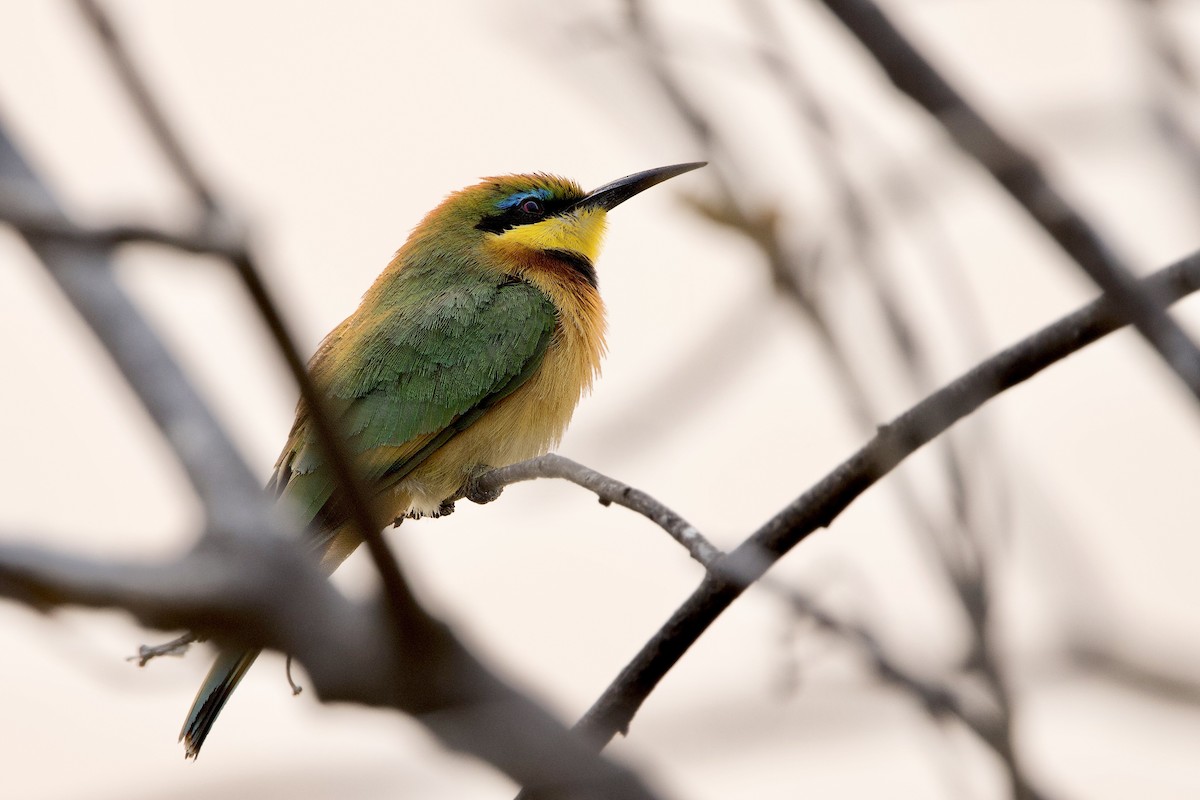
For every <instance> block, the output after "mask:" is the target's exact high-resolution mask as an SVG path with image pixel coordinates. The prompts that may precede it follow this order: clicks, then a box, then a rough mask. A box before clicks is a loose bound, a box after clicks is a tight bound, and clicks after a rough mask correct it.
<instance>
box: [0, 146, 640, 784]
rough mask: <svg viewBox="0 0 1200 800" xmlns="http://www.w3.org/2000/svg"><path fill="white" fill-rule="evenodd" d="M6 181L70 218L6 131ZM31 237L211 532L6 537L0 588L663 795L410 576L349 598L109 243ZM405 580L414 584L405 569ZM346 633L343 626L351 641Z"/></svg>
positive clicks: (498, 754) (587, 775)
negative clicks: (294, 667) (469, 643)
mask: <svg viewBox="0 0 1200 800" xmlns="http://www.w3.org/2000/svg"><path fill="white" fill-rule="evenodd" d="M7 185H13V186H17V185H19V186H20V187H21V191H22V192H23V193H24V194H26V195H27V196H28V198H29V203H30V205H31V206H33V207H34V208H37V209H40V210H41V211H40V213H41V214H42V215H44V216H45V217H46V218H51V219H57V218H58V217H61V216H62V210H61V209H60V208H59V206H58V205H57V203H56V201H55V199H54V197H53V196H52V195H51V194H50V192H49V190H48V189H47V188H46V187H45V185H44V184H42V183H41V182H40V181H39V180H38V178H37V176H36V175H35V174H34V173H33V172H32V170H31V169H30V168H29V166H28V164H27V163H26V162H25V160H24V158H23V157H22V156H21V155H20V153H19V152H18V151H17V150H16V148H15V147H14V146H13V144H12V142H11V141H10V140H9V138H8V135H7V133H6V132H5V131H4V130H3V128H0V186H7ZM6 191H7V190H6ZM24 236H25V239H26V241H27V242H28V243H29V245H30V247H31V248H32V249H33V251H34V252H35V253H36V254H37V256H38V257H39V259H41V260H42V261H43V262H44V263H45V265H46V267H47V271H48V272H49V274H50V275H51V277H52V278H53V279H54V280H55V282H56V283H57V284H58V286H59V287H60V288H61V289H62V291H63V293H64V294H65V295H66V297H67V298H68V300H69V301H70V302H71V303H72V305H73V306H75V308H76V309H77V310H78V311H79V313H80V314H81V315H82V316H83V318H84V320H85V321H86V322H87V323H88V324H89V326H90V327H91V328H92V330H93V332H94V333H95V334H96V336H97V337H98V338H99V339H100V341H101V343H102V344H103V345H104V346H105V348H106V349H107V350H108V352H109V353H110V354H111V356H112V358H113V360H114V361H115V362H116V364H117V366H118V367H119V368H120V369H121V371H122V373H123V375H124V376H125V378H126V380H127V381H128V383H129V384H130V386H131V387H132V388H133V389H134V390H135V392H136V393H137V395H138V397H139V398H140V399H141V401H142V403H143V405H144V407H145V408H146V410H147V412H148V413H149V414H150V416H151V418H152V419H153V420H154V421H155V423H156V424H157V425H158V426H159V428H160V430H161V431H162V433H163V434H164V436H165V437H166V439H167V441H168V442H169V443H170V444H171V446H172V449H173V450H174V451H175V453H176V455H177V457H178V458H179V459H180V461H181V463H182V464H183V466H184V468H185V470H186V472H187V474H188V475H189V477H190V478H191V480H192V483H193V486H194V487H195V489H196V492H197V494H198V495H199V496H200V498H201V500H202V502H203V503H204V507H205V510H206V512H207V515H208V524H209V527H208V529H207V530H206V532H205V534H204V535H203V536H202V538H201V539H200V542H199V544H198V545H197V546H196V547H195V548H194V549H193V550H192V551H191V552H190V553H188V554H186V555H185V556H184V557H183V558H181V559H180V560H178V561H176V562H171V563H166V564H153V565H147V564H118V563H103V562H99V561H90V560H87V559H82V558H78V557H74V556H69V555H66V554H62V553H55V552H52V551H49V550H45V549H40V548H32V547H22V546H13V545H6V546H0V596H2V597H8V598H13V599H16V600H18V601H20V602H23V603H26V604H28V605H30V606H32V607H35V608H41V609H50V608H55V607H58V606H63V605H81V606H85V607H92V608H122V609H125V610H127V611H129V612H130V613H132V614H134V615H135V616H136V617H137V618H138V619H139V621H141V622H142V623H144V624H146V625H149V626H153V627H159V628H168V629H171V628H174V629H178V628H188V629H191V630H193V631H196V632H198V633H200V634H202V635H205V636H211V637H213V638H214V639H216V640H217V641H218V643H222V644H237V645H242V646H253V647H274V648H277V649H279V650H280V651H281V652H284V653H288V654H293V655H295V656H296V657H297V658H298V659H299V660H300V661H301V663H303V664H304V665H305V667H306V669H308V671H309V673H310V675H311V676H312V677H313V682H314V685H316V686H317V687H318V693H319V694H320V695H321V696H322V698H324V699H325V700H327V701H331V700H353V701H356V702H364V703H369V704H373V705H388V706H391V707H394V708H398V709H400V710H403V711H406V712H407V713H410V714H414V715H416V716H417V717H418V718H419V719H420V720H421V721H422V722H424V724H425V725H426V726H428V727H429V728H430V730H431V731H433V732H434V733H435V734H436V735H437V736H439V737H440V738H441V740H442V741H443V742H444V743H445V744H447V745H448V746H449V747H452V748H455V749H458V750H462V751H464V752H468V753H471V754H474V755H476V756H478V757H480V758H484V759H486V760H488V761H490V762H491V763H492V764H493V765H495V766H496V767H497V768H499V769H501V770H502V771H504V772H505V773H506V774H508V775H509V776H511V777H512V778H513V779H514V780H516V781H518V782H520V783H522V784H523V785H528V786H534V787H549V788H551V789H553V790H554V791H564V790H567V789H571V790H572V791H577V792H578V793H579V794H580V795H581V796H585V797H597V798H600V797H630V798H642V800H650V798H652V797H653V795H652V794H651V793H650V792H649V790H647V789H646V788H645V787H644V786H643V785H642V784H641V782H640V781H639V780H638V779H637V778H636V777H634V776H633V775H632V774H631V773H629V772H627V771H626V770H624V769H621V768H619V767H616V766H615V765H613V764H611V763H609V762H607V761H603V760H598V759H596V757H595V754H594V753H591V752H589V751H587V750H586V748H583V747H582V746H581V745H580V744H579V743H578V741H577V740H575V739H574V738H572V737H571V736H569V735H567V732H566V730H565V728H563V727H562V726H561V725H559V724H558V723H557V722H555V721H554V720H553V718H552V717H550V716H549V715H548V714H547V713H546V712H545V711H543V710H542V709H541V708H540V707H538V706H537V705H536V704H534V703H533V702H531V701H530V700H528V699H527V698H525V697H524V696H523V695H521V694H520V693H518V692H516V691H515V690H513V689H512V688H510V687H508V686H507V685H506V684H504V683H503V682H501V681H500V680H499V679H498V678H496V677H495V676H494V675H492V674H491V673H490V672H489V671H488V670H487V668H486V667H485V666H484V665H483V664H482V663H480V662H479V661H478V660H477V659H475V657H474V656H473V655H472V654H471V653H470V652H469V651H467V650H466V648H465V647H464V646H463V645H462V644H461V642H459V641H458V639H457V638H456V637H455V636H454V634H453V632H452V631H451V630H450V629H449V628H447V627H446V626H445V625H444V624H443V623H441V622H440V621H439V620H437V619H435V618H433V617H432V616H431V615H429V614H428V613H427V612H426V611H425V610H424V609H423V608H421V606H420V605H419V604H418V603H417V601H416V599H415V597H413V595H412V594H411V592H410V591H409V590H408V587H407V584H404V583H402V584H401V586H400V588H401V591H399V592H393V591H389V592H387V593H386V595H385V598H384V599H385V601H386V602H383V603H377V604H374V605H371V606H360V605H358V604H355V603H352V602H350V601H348V600H347V599H346V598H344V597H343V596H342V595H341V594H340V593H338V592H337V591H336V590H335V589H334V588H333V587H332V586H331V585H330V584H329V583H328V582H327V581H326V580H325V578H324V576H323V575H322V573H321V572H320V570H319V569H318V567H317V565H316V564H315V563H314V562H313V560H312V559H311V558H309V557H308V556H307V555H306V554H305V553H304V551H303V548H302V547H301V546H300V544H299V541H298V539H299V537H297V536H294V535H289V533H290V532H289V531H288V529H287V526H286V524H285V522H284V520H283V519H282V518H281V516H280V515H279V514H278V513H277V512H276V511H275V510H274V509H273V507H272V504H271V502H270V500H269V498H267V497H266V495H265V494H264V493H263V492H262V491H261V490H260V489H259V488H258V481H257V480H255V478H254V476H253V474H252V472H251V471H250V469H249V467H248V466H247V465H246V464H245V462H244V461H243V460H242V458H241V456H240V455H239V454H238V452H237V449H236V448H235V447H234V445H233V443H232V442H231V441H230V440H229V438H228V437H227V436H226V434H225V432H224V430H223V429H222V428H221V427H220V425H219V424H218V423H217V421H216V419H215V418H214V417H213V415H212V413H211V412H210V411H209V409H208V408H207V407H206V406H205V405H204V403H203V401H202V400H201V399H200V397H199V395H198V394H197V393H196V391H195V390H194V389H193V388H192V386H191V385H190V383H189V382H188V380H187V378H186V376H185V375H184V373H183V372H182V370H181V369H180V368H179V366H178V365H177V364H176V363H175V361H174V360H173V359H172V358H171V356H170V354H169V353H168V352H167V351H166V349H165V347H164V346H163V345H162V343H161V342H160V341H159V340H158V339H157V337H156V336H155V335H154V333H153V331H152V329H151V328H150V327H149V325H148V324H147V323H146V322H145V320H144V319H143V318H142V316H141V314H140V313H139V311H138V309H137V308H136V307H135V306H134V305H133V304H132V303H131V302H130V300H129V298H128V297H127V296H126V295H125V294H124V292H123V291H122V290H121V288H120V286H119V285H118V283H117V281H116V278H115V275H114V274H113V265H112V264H111V263H110V261H109V259H108V248H109V245H108V244H107V243H97V242H87V241H83V240H80V239H79V238H69V239H62V238H57V237H55V236H51V235H48V234H47V233H45V232H42V233H30V234H24ZM396 576H397V577H398V578H399V579H400V580H401V581H403V575H402V574H401V573H400V572H399V566H398V565H396ZM336 631H342V635H343V637H344V638H342V639H341V641H340V642H339V641H338V636H337V635H335V634H334V632H336ZM356 659H361V660H362V663H359V661H357V660H356ZM368 665H374V668H373V669H372V668H369V667H368ZM314 671H315V672H314ZM317 675H320V676H321V677H319V678H318V677H317Z"/></svg>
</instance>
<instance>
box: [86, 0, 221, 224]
mask: <svg viewBox="0 0 1200 800" xmlns="http://www.w3.org/2000/svg"><path fill="white" fill-rule="evenodd" d="M75 7H76V8H77V9H79V12H80V14H81V15H82V16H83V18H84V20H85V21H86V22H87V23H88V25H89V26H90V27H91V29H92V32H93V33H94V34H95V36H96V40H97V41H98V42H100V46H101V48H102V49H103V51H104V55H105V56H106V57H107V58H108V60H109V63H110V64H111V65H112V68H113V71H114V72H115V73H116V74H117V78H118V79H119V80H120V81H121V85H122V86H124V87H125V91H126V92H127V93H128V95H129V98H130V100H132V101H133V104H134V109H135V111H136V112H137V114H138V116H139V117H140V118H141V120H142V122H144V123H145V125H146V129H147V130H148V131H149V132H150V135H151V136H152V137H153V139H154V142H155V144H157V145H158V148H159V150H160V151H161V152H162V153H163V155H164V156H165V157H166V159H167V163H168V164H170V166H171V168H172V169H173V170H174V171H175V174H176V175H178V176H179V178H180V180H181V181H182V182H183V184H184V186H186V187H187V189H188V190H189V191H190V192H191V193H192V196H193V197H194V198H195V199H196V201H197V202H198V203H199V204H200V206H201V207H202V208H203V209H204V212H205V214H206V215H213V214H215V213H216V212H217V209H218V205H217V200H216V195H215V193H214V192H213V191H212V190H211V189H209V187H208V184H207V182H206V181H205V180H204V178H203V176H202V174H201V172H200V169H199V168H198V167H197V166H196V164H195V162H193V161H192V159H191V157H190V156H189V155H188V152H187V149H186V148H185V147H184V146H183V141H182V140H181V139H180V137H179V135H178V134H176V133H175V129H174V127H173V126H172V125H171V124H170V122H169V121H168V119H167V115H166V114H165V113H164V112H163V110H162V107H161V106H160V105H159V104H158V103H157V102H155V100H154V95H153V93H152V92H151V91H150V87H149V85H148V84H147V83H146V80H145V78H143V77H142V72H141V70H139V69H138V68H137V65H136V64H135V63H134V61H133V58H132V57H131V56H130V54H129V49H128V48H127V47H126V46H125V43H124V40H123V39H122V37H121V35H120V33H119V32H118V31H117V28H116V26H115V25H113V22H112V20H111V19H110V18H109V16H108V14H107V12H105V10H104V8H103V6H101V5H100V3H99V2H97V0H75Z"/></svg>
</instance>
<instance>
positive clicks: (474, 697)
mask: <svg viewBox="0 0 1200 800" xmlns="http://www.w3.org/2000/svg"><path fill="white" fill-rule="evenodd" d="M0 597H7V598H11V599H15V600H17V601H19V602H22V603H25V604H26V605H30V606H33V607H35V608H40V609H42V610H50V609H53V608H58V607H63V606H82V607H87V608H120V609H124V610H126V611H128V612H129V613H131V614H133V615H134V617H136V618H137V620H138V621H139V622H141V623H142V624H144V625H147V626H150V627H155V628H192V629H196V630H204V631H205V632H206V633H207V634H209V635H211V636H212V637H213V638H215V639H216V640H217V641H218V642H219V643H221V644H224V645H232V646H243V647H270V648H272V649H275V650H278V651H279V652H281V653H289V654H292V655H293V656H294V657H295V658H296V659H297V660H298V661H299V662H300V663H302V664H303V665H304V667H305V670H306V671H307V672H308V674H309V677H310V680H311V681H312V685H313V688H314V689H315V691H316V692H317V694H318V695H319V696H320V698H321V700H322V701H323V702H326V703H329V702H352V703H360V704H364V705H369V706H376V707H385V708H395V709H398V710H400V711H403V712H405V713H407V714H410V715H412V716H414V717H416V718H417V719H418V720H419V721H420V722H422V723H423V724H424V725H425V726H426V727H428V728H429V729H430V731H432V732H433V733H434V734H435V735H437V736H438V737H439V738H440V739H441V740H442V742H443V743H445V744H446V745H448V746H450V747H452V748H454V749H457V750H461V751H464V752H468V753H471V754H473V755H476V756H479V757H481V758H485V759H487V760H488V761H490V762H491V763H493V764H494V765H496V766H497V767H498V768H500V769H501V770H503V771H504V772H505V773H507V774H508V775H510V776H511V777H512V778H513V779H514V780H516V781H518V782H520V783H522V784H524V785H527V786H531V787H536V788H538V789H540V790H543V791H547V792H550V793H553V796H556V797H558V796H570V797H581V798H593V799H594V800H600V798H605V799H606V800H607V798H629V800H652V799H653V797H654V796H653V795H652V794H651V793H650V792H649V791H648V790H647V789H646V788H645V787H644V786H643V785H642V784H641V783H640V781H638V779H637V778H635V777H634V776H633V775H632V774H630V773H629V772H627V771H626V770H624V769H622V768H619V767H616V766H614V765H612V764H611V763H609V762H607V761H604V760H601V759H598V758H597V757H596V755H595V753H594V752H592V751H591V750H590V749H589V748H587V747H586V746H585V745H584V744H583V743H582V742H580V741H579V740H578V739H577V738H576V737H573V736H570V735H569V734H568V733H567V731H566V729H565V728H563V726H562V725H561V724H560V723H558V722H557V721H556V720H555V719H554V718H553V717H551V716H550V715H549V714H548V713H546V712H545V711H544V710H543V709H541V708H540V707H539V706H537V705H536V704H534V703H532V702H530V701H529V700H528V699H526V698H525V697H524V696H523V695H521V694H519V693H518V692H516V691H515V690H513V689H512V688H511V687H509V686H507V685H506V684H504V683H503V682H501V681H500V680H499V679H498V678H496V677H495V676H494V675H493V674H492V673H490V672H489V671H488V670H487V669H486V667H484V666H483V665H482V664H481V663H480V662H479V661H478V660H476V659H475V658H474V657H473V656H472V655H471V654H470V652H468V651H467V650H466V648H465V647H463V645H462V644H461V643H460V642H459V641H458V640H457V639H455V638H454V637H453V636H451V635H450V634H449V630H448V629H445V628H444V626H443V627H442V630H443V632H444V634H445V635H444V636H442V637H441V639H440V640H439V641H438V642H436V643H435V645H436V646H433V647H426V646H423V644H424V643H422V642H414V641H412V640H410V639H409V638H408V637H407V636H406V635H405V633H404V631H403V630H401V629H398V628H397V627H396V626H394V625H393V624H392V623H391V619H390V617H391V614H392V612H391V610H390V608H389V607H388V605H386V604H381V603H380V602H379V601H373V602H369V603H365V604H364V603H359V602H355V601H352V600H349V599H348V598H346V597H345V596H343V595H341V594H340V593H339V592H338V591H337V590H336V589H335V588H334V586H333V585H332V584H331V583H330V582H329V581H327V580H326V579H325V577H324V576H323V575H322V574H321V572H320V570H319V569H318V568H317V566H316V564H314V563H313V562H312V560H311V559H310V558H308V557H307V555H306V554H305V553H304V552H303V551H302V549H301V548H300V547H298V546H297V545H296V544H295V543H292V542H287V541H284V540H281V539H275V538H271V537H267V536H261V537H254V536H247V537H244V538H242V539H239V540H238V541H237V542H236V544H235V546H234V547H232V548H231V549H225V550H219V551H217V550H214V549H212V548H200V549H196V550H193V551H192V552H190V553H188V554H186V555H185V556H183V557H182V558H181V559H179V560H177V561H171V562H166V563H161V564H145V563H102V562H96V561H91V560H88V559H83V558H79V557H76V556H73V555H68V554H64V553H57V552H53V551H50V550H46V549H43V548H35V547H29V546H21V545H14V544H4V543H0Z"/></svg>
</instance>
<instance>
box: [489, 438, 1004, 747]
mask: <svg viewBox="0 0 1200 800" xmlns="http://www.w3.org/2000/svg"><path fill="white" fill-rule="evenodd" d="M538 478H557V479H560V480H565V481H569V482H571V483H574V484H575V485H577V486H580V487H582V488H584V489H587V490H589V491H591V492H594V493H595V494H596V496H597V497H598V498H599V499H600V502H601V503H603V504H604V505H610V504H616V505H619V506H623V507H625V508H628V509H629V510H631V511H634V512H636V513H638V514H641V515H642V516H643V517H645V518H646V519H648V520H650V521H651V522H653V523H655V524H656V525H658V526H659V527H660V528H662V529H663V530H664V531H666V532H667V533H668V534H670V536H671V538H672V539H674V540H675V541H677V542H679V544H680V545H682V546H683V547H684V548H685V549H686V550H687V551H688V554H689V555H691V557H692V558H693V559H695V560H696V561H698V562H700V564H702V565H703V566H704V567H705V569H707V570H710V571H715V570H717V569H719V568H720V563H719V562H720V560H721V559H723V558H725V553H724V552H722V551H721V549H720V548H718V547H716V546H715V545H713V544H712V543H711V542H709V541H708V539H707V538H705V536H704V535H703V534H702V533H700V531H699V530H698V529H697V528H696V527H695V526H694V525H692V524H691V523H690V522H688V521H687V520H686V519H684V518H683V517H681V516H680V515H679V514H677V513H676V512H675V511H673V510H671V509H670V508H668V507H667V506H666V505H665V504H663V503H662V502H660V501H659V500H657V499H655V498H654V497H652V496H650V495H649V494H647V493H646V492H643V491H642V490H640V489H636V488H634V487H632V486H630V485H628V484H626V483H622V482H621V481H618V480H616V479H615V478H610V477H609V476H607V475H603V474H601V473H599V472H596V471H595V470H593V469H590V468H588V467H585V466H584V465H583V464H580V463H578V462H576V461H572V460H571V459H569V458H565V457H563V456H560V455H557V454H556V453H549V454H547V455H544V456H538V457H537V458H532V459H529V460H528V461H522V462H520V463H518V464H513V465H511V466H507V467H500V468H498V469H494V470H492V471H491V472H488V473H486V474H485V475H483V476H481V477H480V478H479V479H478V484H477V485H478V488H479V489H480V490H481V492H483V493H484V495H485V499H486V500H488V501H490V500H492V499H495V498H496V497H498V496H499V494H500V491H501V490H502V489H503V488H504V487H506V486H509V485H511V484H513V483H519V482H521V481H528V480H535V479H538ZM759 585H760V586H762V587H763V588H764V589H766V590H768V591H769V592H770V593H771V594H773V595H774V596H776V597H778V598H780V599H782V600H783V601H784V602H786V603H787V604H788V605H789V606H790V607H791V609H792V610H793V611H794V612H795V613H796V614H799V615H802V616H805V617H808V618H809V619H811V620H812V621H813V622H815V623H816V624H817V625H818V626H819V627H820V628H822V629H823V630H826V631H828V632H830V633H833V634H836V635H838V636H840V637H841V638H842V639H844V640H846V641H848V642H850V643H851V644H853V645H855V646H856V647H858V648H859V649H861V650H862V651H863V652H864V653H865V654H866V656H867V658H868V660H869V661H870V664H871V667H872V669H874V670H875V672H876V674H877V675H879V677H880V678H882V679H883V680H885V681H887V682H889V683H891V684H893V685H895V686H898V687H900V688H902V689H904V690H906V691H908V692H909V693H910V694H912V695H914V696H915V697H917V698H918V699H919V700H920V702H921V705H922V706H923V707H924V708H925V710H926V711H927V712H928V713H929V714H930V715H932V716H934V717H942V716H944V715H947V714H948V715H951V716H953V717H956V718H957V719H958V720H959V721H961V722H962V723H963V724H964V725H966V726H967V727H968V728H969V729H971V730H972V731H974V732H975V733H976V734H977V735H979V737H980V738H981V739H983V740H984V742H986V743H987V744H988V745H989V746H991V747H993V748H994V749H997V751H999V747H998V744H997V741H996V736H995V729H996V725H995V724H994V722H993V721H992V720H989V719H986V718H984V717H982V716H980V715H977V714H974V713H972V712H971V711H969V710H968V709H967V708H966V707H965V706H964V705H963V703H961V702H960V700H959V698H958V697H957V695H955V694H954V693H953V692H952V691H950V690H949V689H947V688H946V687H944V686H941V685H938V684H936V683H933V682H930V681H926V680H924V679H922V678H920V677H918V676H916V675H914V674H913V673H911V672H909V671H908V670H907V669H905V668H904V667H903V666H902V665H901V664H899V663H898V662H896V661H895V660H894V659H893V658H892V657H891V656H890V655H888V653H887V651H886V650H884V648H883V646H882V645H881V644H880V642H879V640H878V639H877V638H875V637H874V636H872V635H871V634H870V633H869V632H868V631H867V629H866V628H864V627H862V626H860V625H856V624H854V623H851V622H847V621H845V620H842V619H839V618H838V617H836V616H834V615H833V614H831V613H830V612H828V611H826V610H825V609H824V608H822V607H821V606H820V605H819V604H817V603H816V602H815V601H814V600H813V599H812V598H810V597H808V596H806V595H805V594H803V593H801V592H798V591H796V590H795V589H793V588H791V587H790V586H787V585H785V584H784V583H782V582H780V581H775V580H772V579H771V578H770V576H764V577H763V578H762V579H761V581H760V582H759Z"/></svg>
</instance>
